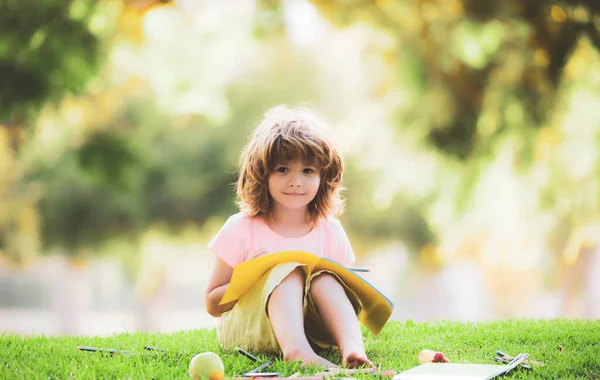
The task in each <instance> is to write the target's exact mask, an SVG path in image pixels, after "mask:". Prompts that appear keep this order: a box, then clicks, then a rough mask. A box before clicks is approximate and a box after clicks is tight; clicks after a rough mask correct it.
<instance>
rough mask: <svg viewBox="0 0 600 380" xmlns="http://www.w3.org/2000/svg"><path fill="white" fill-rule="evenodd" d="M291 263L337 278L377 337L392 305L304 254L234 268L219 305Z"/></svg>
mask: <svg viewBox="0 0 600 380" xmlns="http://www.w3.org/2000/svg"><path fill="white" fill-rule="evenodd" d="M286 262H294V263H300V264H305V265H307V266H308V267H309V268H310V270H311V272H313V271H318V270H328V271H331V272H333V273H335V274H336V275H338V276H339V277H340V279H342V281H344V283H345V284H346V285H347V286H348V287H349V288H350V289H352V290H353V291H354V292H355V293H356V295H357V296H358V298H359V299H360V302H361V303H362V311H361V313H360V315H359V316H358V318H359V321H360V322H361V323H362V324H363V325H365V326H366V327H367V328H368V329H369V330H371V332H372V333H373V334H374V335H378V334H379V332H380V331H381V329H382V328H383V326H384V325H385V323H386V322H387V321H388V319H389V318H390V316H391V315H392V310H393V308H394V304H393V303H392V301H390V300H389V299H388V298H387V297H386V296H384V295H383V294H382V293H381V292H380V291H379V290H377V289H376V288H375V287H374V286H373V285H371V284H369V283H368V282H367V281H366V280H365V279H363V278H362V277H360V276H359V275H357V274H356V273H354V272H352V271H351V270H349V269H348V268H346V267H345V266H343V265H341V264H339V263H337V262H335V261H333V260H330V259H326V258H322V257H318V256H315V255H313V254H310V253H307V252H303V251H285V252H279V253H272V254H269V255H265V256H261V257H258V258H256V259H253V260H249V261H246V262H243V263H240V264H238V265H236V266H235V267H234V269H233V276H232V278H231V282H230V283H229V288H228V289H227V292H226V293H225V295H224V296H223V299H222V300H221V305H223V304H226V303H229V302H232V301H235V300H237V299H239V298H240V297H241V296H242V295H243V294H244V293H246V292H247V291H248V290H250V289H251V288H252V287H253V286H254V284H256V283H257V282H258V281H259V280H260V279H261V278H262V276H264V275H265V274H266V273H267V272H268V271H269V270H270V269H271V268H273V267H274V266H276V265H277V264H281V263H286Z"/></svg>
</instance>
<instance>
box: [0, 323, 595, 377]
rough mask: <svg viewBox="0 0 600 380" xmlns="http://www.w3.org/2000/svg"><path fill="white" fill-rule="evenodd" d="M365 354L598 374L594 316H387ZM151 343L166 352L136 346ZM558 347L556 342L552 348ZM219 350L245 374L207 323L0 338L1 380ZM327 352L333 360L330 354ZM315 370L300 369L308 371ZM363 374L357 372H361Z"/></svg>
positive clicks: (171, 362)
mask: <svg viewBox="0 0 600 380" xmlns="http://www.w3.org/2000/svg"><path fill="white" fill-rule="evenodd" d="M364 335H365V343H366V348H367V353H368V355H369V357H370V358H371V360H373V361H374V362H375V363H376V364H377V365H379V366H380V367H381V368H382V369H394V370H396V371H398V372H399V371H402V370H407V369H409V368H412V367H414V366H416V365H418V362H417V354H418V353H419V351H421V350H422V349H433V350H436V351H442V352H443V353H444V354H445V355H446V356H447V357H448V358H449V359H450V360H451V361H453V362H462V363H494V361H493V358H494V350H496V349H498V350H501V351H504V352H505V353H508V354H511V355H516V354H518V353H520V352H527V353H529V354H530V355H531V356H530V358H531V359H533V360H538V361H542V362H544V363H545V364H546V365H545V366H543V367H534V369H533V371H523V370H520V371H515V373H514V374H513V375H511V376H510V378H514V379H523V378H527V379H600V321H589V320H550V321H546V320H542V321H539V320H506V321H500V322H489V323H458V322H436V323H414V322H412V321H407V322H406V323H401V322H390V323H388V324H387V325H386V327H385V328H384V330H383V331H382V333H381V334H380V335H379V336H378V337H374V336H373V335H372V334H370V333H369V332H367V331H366V330H364ZM78 345H88V346H95V347H106V348H116V349H121V350H127V351H130V352H132V353H133V355H130V356H125V355H119V354H117V355H115V356H113V357H111V356H109V355H108V354H102V353H88V352H82V351H78V350H77V349H76V347H77V346H78ZM145 345H153V346H159V347H162V348H164V349H166V350H168V351H169V354H167V355H161V354H157V353H151V352H149V351H144V349H143V347H144V346H145ZM558 345H560V346H562V347H563V350H562V351H559V349H558ZM203 351H213V352H217V353H219V354H220V355H221V357H222V359H223V361H224V363H225V373H226V376H228V377H232V376H234V375H239V374H241V373H243V372H246V371H248V370H250V369H252V368H254V367H256V364H255V363H253V362H251V361H250V360H248V359H247V358H245V357H243V356H241V355H239V354H234V353H227V352H223V351H222V350H221V349H220V348H219V345H218V343H217V339H216V334H215V330H214V329H206V330H195V331H182V332H178V333H174V334H144V333H136V334H118V335H114V336H111V337H106V338H99V337H44V336H38V337H19V336H13V335H6V334H5V335H3V336H2V337H1V338H0V358H1V360H0V363H2V367H1V369H0V378H2V379H13V378H17V379H38V378H39V379H41V378H44V379H67V378H75V379H89V378H110V379H186V378H189V377H188V375H187V368H188V364H189V361H190V359H191V358H192V357H193V356H194V355H195V354H196V353H199V352H203ZM258 357H259V359H260V360H261V361H266V360H268V359H276V363H275V365H274V366H273V367H271V368H270V370H272V371H281V372H284V373H285V375H286V376H289V375H291V374H292V373H294V372H296V371H298V370H299V366H298V365H287V366H286V365H285V363H284V362H283V361H282V360H281V358H278V357H275V358H272V357H267V356H260V355H258ZM327 357H328V358H329V359H330V360H333V361H339V355H338V353H337V352H334V353H329V354H328V355H327ZM315 371H316V369H312V370H307V371H304V373H306V374H310V373H314V372H315ZM362 377H363V378H365V375H363V376H362ZM366 377H370V378H373V379H375V377H374V376H368V375H367V376H366Z"/></svg>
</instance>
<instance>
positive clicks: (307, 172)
mask: <svg viewBox="0 0 600 380" xmlns="http://www.w3.org/2000/svg"><path fill="white" fill-rule="evenodd" d="M303 172H304V174H313V173H314V172H315V171H314V169H311V168H304V170H303Z"/></svg>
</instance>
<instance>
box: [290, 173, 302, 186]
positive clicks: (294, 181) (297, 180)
mask: <svg viewBox="0 0 600 380" xmlns="http://www.w3.org/2000/svg"><path fill="white" fill-rule="evenodd" d="M301 185H302V176H301V175H300V174H293V175H292V176H291V178H290V187H294V186H301Z"/></svg>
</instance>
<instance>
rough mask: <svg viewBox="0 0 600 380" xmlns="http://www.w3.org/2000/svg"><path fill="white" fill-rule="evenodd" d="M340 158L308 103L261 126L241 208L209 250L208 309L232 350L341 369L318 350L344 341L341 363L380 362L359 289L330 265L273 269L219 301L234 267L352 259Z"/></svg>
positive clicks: (241, 182)
mask: <svg viewBox="0 0 600 380" xmlns="http://www.w3.org/2000/svg"><path fill="white" fill-rule="evenodd" d="M342 174H343V165H342V160H341V157H340V155H339V153H338V151H337V150H336V149H335V148H334V146H333V145H332V143H331V141H330V138H329V129H328V126H327V124H326V123H325V122H324V120H323V119H322V118H321V117H319V116H318V115H317V114H315V113H314V112H312V111H311V110H310V109H307V108H295V109H290V108H288V107H285V106H278V107H275V108H272V109H271V110H269V111H268V112H267V113H266V114H265V116H264V118H263V120H262V122H261V123H260V124H259V125H258V127H257V128H256V129H255V131H254V133H253V135H252V137H251V139H250V141H249V142H248V144H247V145H246V147H245V148H244V150H243V152H242V155H241V158H240V174H239V179H238V182H237V196H238V205H239V206H240V209H241V212H239V213H237V214H235V215H233V216H231V217H230V218H229V219H228V220H227V222H226V223H225V225H224V226H223V227H222V228H221V230H220V231H219V232H218V234H217V235H216V236H215V237H214V238H213V240H212V241H211V242H210V243H209V245H208V247H209V248H210V249H211V250H212V251H213V252H214V253H215V255H216V261H215V264H214V267H213V269H212V273H211V275H210V279H209V281H208V286H207V289H206V294H205V301H206V309H207V311H208V313H209V314H210V315H212V316H214V317H221V323H220V324H219V326H218V328H217V333H218V338H219V342H220V344H221V345H223V347H224V348H226V349H232V348H234V347H241V348H242V349H245V350H249V351H258V352H264V353H282V354H283V356H284V359H285V360H286V361H287V362H291V361H297V360H298V361H302V362H303V363H305V364H317V365H321V366H325V367H335V366H336V365H335V364H334V363H331V362H329V361H328V360H325V359H324V358H322V357H321V356H319V355H317V353H316V352H315V349H317V350H319V349H326V348H339V350H340V354H341V357H342V365H343V366H344V367H348V368H353V367H360V366H363V365H366V366H370V367H373V363H372V362H371V361H370V360H369V359H368V358H367V355H366V353H365V349H364V344H363V338H362V334H361V329H360V325H359V321H358V318H357V315H358V314H359V313H360V311H361V303H360V301H359V299H358V297H357V296H356V294H355V293H354V291H353V290H352V289H350V288H349V287H348V286H346V285H345V284H344V283H343V282H342V281H341V280H340V279H339V278H338V277H337V276H336V275H335V274H333V273H331V272H328V271H317V272H313V273H311V272H310V270H309V268H308V267H307V266H306V265H303V264H299V263H283V264H279V265H277V266H275V267H274V268H273V269H271V270H270V271H269V272H267V274H265V275H264V276H263V277H262V279H261V280H260V281H259V282H258V283H257V284H256V285H255V286H254V287H253V288H252V289H251V290H249V291H248V292H247V293H245V294H244V295H243V296H242V297H241V298H240V299H239V300H238V301H237V302H233V303H230V304H226V305H219V303H220V301H221V299H222V298H223V295H224V294H225V292H226V291H227V288H228V286H229V282H230V281H231V277H232V273H233V268H234V267H235V265H236V264H238V263H241V262H244V261H248V260H252V259H255V258H257V257H259V256H263V255H268V254H271V253H276V252H281V251H289V250H299V251H305V252H308V253H312V254H314V255H316V256H320V257H325V258H328V259H332V260H335V261H337V262H339V263H340V264H342V265H346V266H348V265H350V264H352V263H353V262H354V259H355V257H354V253H353V252H352V247H351V246H350V242H349V241H348V237H347V236H346V233H345V231H344V229H343V227H342V225H341V224H340V222H339V221H338V220H336V219H334V218H333V215H336V214H339V213H340V212H341V211H342V206H343V202H342V200H341V197H340V190H341V184H342Z"/></svg>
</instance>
